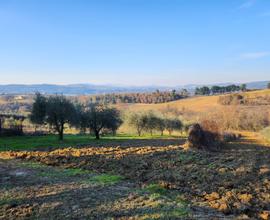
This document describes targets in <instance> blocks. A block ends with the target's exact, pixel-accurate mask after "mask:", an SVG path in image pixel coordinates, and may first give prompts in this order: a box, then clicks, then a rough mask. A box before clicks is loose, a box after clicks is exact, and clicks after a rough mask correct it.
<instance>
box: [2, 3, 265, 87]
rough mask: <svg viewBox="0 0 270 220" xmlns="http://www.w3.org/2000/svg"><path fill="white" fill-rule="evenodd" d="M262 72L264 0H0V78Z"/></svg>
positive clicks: (63, 80) (203, 79)
mask: <svg viewBox="0 0 270 220" xmlns="http://www.w3.org/2000/svg"><path fill="white" fill-rule="evenodd" d="M269 76H270V1H269V0H204V1H202V0H76V1H74V0H38V1H37V0H23V1H22V0H17V1H13V0H0V84H7V83H27V84H31V83H56V84H71V83H95V84H121V85H183V84H190V83H215V82H248V81H254V80H256V81H257V80H270V77H269Z"/></svg>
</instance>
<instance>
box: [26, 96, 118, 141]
mask: <svg viewBox="0 0 270 220" xmlns="http://www.w3.org/2000/svg"><path fill="white" fill-rule="evenodd" d="M30 120H31V122H32V123H34V124H37V125H49V126H50V128H52V129H53V130H54V131H55V132H57V133H58V136H59V140H63V138H64V130H65V128H66V127H67V126H71V127H76V128H79V129H80V130H81V131H84V132H86V131H87V130H89V131H90V132H92V133H94V134H95V137H96V139H99V138H100V132H101V131H102V130H104V129H107V130H110V131H112V132H115V131H116V130H117V129H118V127H119V126H120V125H121V124H122V119H121V117H120V112H119V111H118V110H117V109H116V108H110V107H108V106H105V105H101V104H91V103H90V104H89V105H81V104H74V103H72V102H71V101H70V100H68V99H67V98H66V97H65V96H63V95H55V96H50V97H45V96H43V95H41V94H39V93H37V94H36V97H35V99H34V103H33V106H32V111H31V114H30Z"/></svg>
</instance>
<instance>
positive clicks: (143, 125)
mask: <svg viewBox="0 0 270 220" xmlns="http://www.w3.org/2000/svg"><path fill="white" fill-rule="evenodd" d="M128 123H129V125H130V126H131V127H133V128H135V130H136V132H137V134H138V135H139V136H141V134H142V132H143V131H146V132H150V134H151V135H152V134H153V131H159V132H160V134H161V135H163V133H164V131H165V130H167V131H168V132H169V134H170V135H171V134H172V132H173V131H181V130H182V128H183V124H182V122H181V121H180V120H179V119H177V118H166V117H161V116H159V115H156V114H155V113H154V112H152V111H149V112H135V113H132V114H131V115H130V116H129V119H128Z"/></svg>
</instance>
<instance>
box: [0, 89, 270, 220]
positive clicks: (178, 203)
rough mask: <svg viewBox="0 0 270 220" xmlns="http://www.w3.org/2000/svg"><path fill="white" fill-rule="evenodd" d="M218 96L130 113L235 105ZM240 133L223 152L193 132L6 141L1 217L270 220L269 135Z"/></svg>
mask: <svg viewBox="0 0 270 220" xmlns="http://www.w3.org/2000/svg"><path fill="white" fill-rule="evenodd" d="M269 92H270V91H269V90H265V91H258V92H251V93H247V95H248V96H255V97H258V96H259V95H265V94H266V95H268V94H269ZM218 98H219V97H218V96H209V97H196V98H190V99H185V100H181V101H176V102H171V103H170V104H155V105H154V104H151V105H143V104H134V105H120V108H121V109H130V111H137V110H141V109H143V110H146V109H154V110H160V111H162V110H164V109H168V106H169V108H172V107H173V108H176V109H177V110H179V111H180V112H184V113H183V114H182V113H181V116H180V117H181V118H182V117H183V118H185V117H187V115H188V116H189V117H195V118H197V117H199V116H200V115H201V114H202V113H203V112H204V113H210V112H211V113H212V112H219V111H221V110H222V109H225V108H231V107H232V106H223V105H221V104H219V103H218ZM240 107H241V108H251V106H240ZM252 108H253V107H252ZM254 108H256V109H257V110H258V109H261V110H262V109H263V110H264V109H267V108H268V109H269V106H255V107H254ZM191 110H192V112H195V113H192V114H190V113H187V112H191ZM185 112H186V113H185ZM210 115H211V117H212V114H208V117H210ZM196 120H197V119H196ZM196 120H195V121H196ZM235 132H236V131H235ZM237 133H240V134H241V138H240V139H236V140H234V141H232V142H227V143H223V144H222V145H220V148H219V150H218V151H200V150H192V149H189V150H187V149H186V148H185V142H186V138H187V137H186V136H185V133H183V134H182V136H180V135H179V134H178V133H175V134H176V135H178V136H168V135H164V136H158V135H154V136H150V135H149V134H148V135H146V134H144V135H143V136H141V137H138V136H135V135H127V134H121V135H117V136H104V137H102V139H101V140H95V139H94V138H93V137H89V136H87V135H66V136H65V138H64V141H62V142H59V141H57V137H56V136H55V135H49V136H32V137H30V136H22V137H15V138H14V137H1V138H0V148H1V152H0V219H269V217H270V142H269V139H268V140H267V138H269V128H266V129H264V130H263V131H262V132H261V133H260V132H258V131H256V132H251V131H237Z"/></svg>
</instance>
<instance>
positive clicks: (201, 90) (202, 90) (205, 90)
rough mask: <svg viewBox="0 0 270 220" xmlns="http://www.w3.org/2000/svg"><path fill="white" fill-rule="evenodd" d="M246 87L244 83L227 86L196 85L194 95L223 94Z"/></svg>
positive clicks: (244, 89) (245, 88)
mask: <svg viewBox="0 0 270 220" xmlns="http://www.w3.org/2000/svg"><path fill="white" fill-rule="evenodd" d="M246 90H247V87H246V84H242V85H240V86H238V85H234V84H232V85H228V86H212V87H208V86H203V87H197V88H196V89H195V95H211V94H212V95H215V94H224V93H230V92H239V91H246Z"/></svg>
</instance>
